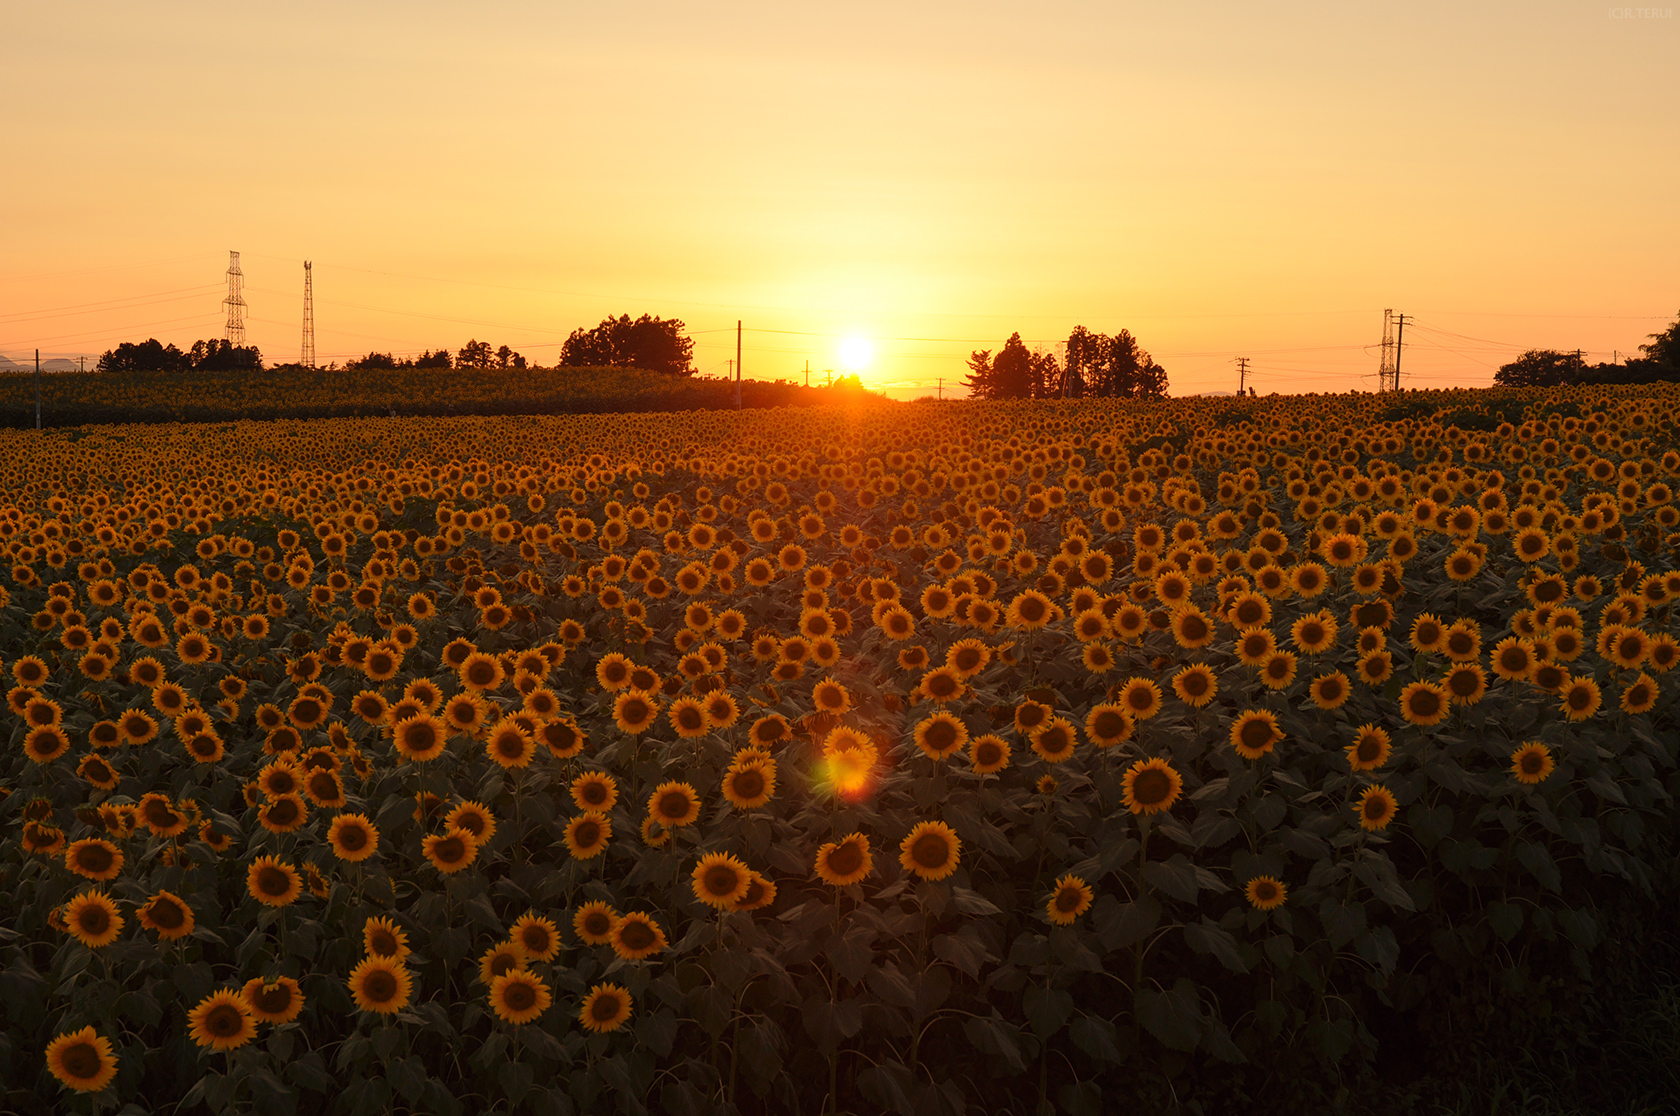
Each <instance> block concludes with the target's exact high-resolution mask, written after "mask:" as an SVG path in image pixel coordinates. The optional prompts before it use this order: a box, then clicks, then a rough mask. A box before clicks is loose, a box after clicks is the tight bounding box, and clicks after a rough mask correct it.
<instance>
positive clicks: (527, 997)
mask: <svg viewBox="0 0 1680 1116" xmlns="http://www.w3.org/2000/svg"><path fill="white" fill-rule="evenodd" d="M502 1003H503V1004H505V1005H507V1007H508V1008H509V1010H511V1011H530V1010H531V1008H533V1007H535V1006H536V1003H537V990H536V989H535V988H533V987H531V986H530V985H529V984H526V983H525V982H524V981H521V980H513V981H509V982H508V983H507V984H506V985H505V986H504V987H503V988H502Z"/></svg>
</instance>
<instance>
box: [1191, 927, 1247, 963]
mask: <svg viewBox="0 0 1680 1116" xmlns="http://www.w3.org/2000/svg"><path fill="white" fill-rule="evenodd" d="M1184 944H1185V945H1188V946H1189V947H1190V948H1191V949H1193V950H1195V951H1196V952H1197V953H1211V954H1213V955H1214V956H1215V957H1217V958H1218V959H1219V963H1220V964H1222V965H1224V966H1225V967H1226V968H1227V969H1230V970H1231V971H1232V972H1233V973H1246V972H1248V962H1247V961H1245V960H1244V959H1243V955H1242V951H1241V950H1240V949H1239V948H1238V947H1237V940H1236V939H1235V938H1233V937H1232V936H1231V935H1230V934H1229V933H1227V932H1226V931H1224V930H1221V929H1220V928H1219V926H1218V924H1217V923H1214V922H1213V921H1211V920H1209V919H1206V918H1204V919H1202V921H1200V922H1191V923H1187V924H1186V925H1185V927H1184Z"/></svg>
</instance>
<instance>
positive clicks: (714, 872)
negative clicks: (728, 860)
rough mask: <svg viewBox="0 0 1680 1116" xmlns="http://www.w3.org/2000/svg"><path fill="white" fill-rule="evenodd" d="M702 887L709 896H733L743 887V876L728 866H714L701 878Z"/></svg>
mask: <svg viewBox="0 0 1680 1116" xmlns="http://www.w3.org/2000/svg"><path fill="white" fill-rule="evenodd" d="M700 886H702V887H704V888H705V889H706V894H707V895H733V894H734V893H735V890H736V889H737V888H739V887H740V886H741V876H740V874H739V873H738V872H736V871H735V869H733V868H731V867H730V866H729V865H727V864H714V865H712V866H711V867H710V868H708V869H706V871H705V874H704V875H702V876H701V877H700Z"/></svg>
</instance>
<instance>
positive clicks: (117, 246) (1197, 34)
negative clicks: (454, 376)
mask: <svg viewBox="0 0 1680 1116" xmlns="http://www.w3.org/2000/svg"><path fill="white" fill-rule="evenodd" d="M0 31H3V36H4V40H5V42H6V44H7V49H6V52H5V56H6V65H5V69H4V75H5V76H4V79H3V80H4V89H5V94H4V96H5V107H4V109H0V120H3V121H4V125H5V127H4V136H5V140H6V153H7V165H6V168H5V171H4V174H3V176H0V228H3V229H4V236H3V237H0V353H3V354H5V355H6V356H9V357H11V358H12V359H13V360H16V361H19V362H24V361H26V360H29V359H32V357H33V351H34V349H35V348H37V347H39V348H40V350H41V352H42V354H43V356H50V355H75V354H89V355H90V357H91V356H93V355H97V354H98V353H99V352H100V351H101V350H103V349H105V348H108V347H110V346H112V345H114V344H116V343H117V342H119V341H123V340H141V339H144V338H145V337H148V336H156V337H158V338H159V339H161V340H165V341H173V342H175V343H177V344H180V345H182V346H183V347H184V346H185V345H187V344H189V343H190V342H191V341H193V340H194V339H195V338H199V337H219V336H221V335H222V328H223V323H224V320H225V313H224V311H223V309H222V307H221V305H220V302H221V298H222V296H223V293H224V280H223V272H224V271H225V269H226V266H227V251H228V249H238V250H240V252H241V253H242V263H243V268H244V272H245V276H246V283H247V291H246V297H247V300H248V302H249V304H250V311H249V318H248V339H249V341H250V342H251V343H254V344H257V345H259V346H260V347H261V348H262V351H263V353H264V355H265V357H266V358H267V359H269V360H270V361H282V360H296V359H297V357H298V349H299V340H300V324H301V317H302V304H303V297H302V295H303V272H302V261H303V260H304V259H305V258H309V259H312V260H313V261H314V279H315V316H316V323H317V349H318V353H319V359H320V360H321V361H322V362H323V363H324V362H326V361H327V360H330V359H337V360H339V361H340V362H342V361H343V360H345V359H346V358H349V357H354V356H357V355H360V354H363V353H366V352H368V351H369V350H371V349H378V350H392V351H395V352H397V353H399V354H400V353H405V352H408V353H413V352H418V351H419V350H421V349H426V348H436V347H444V346H447V347H448V348H450V349H451V350H453V349H458V348H459V347H460V346H461V345H463V344H464V343H465V342H466V341H467V340H468V339H469V338H470V337H471V338H477V339H479V340H486V341H489V342H490V343H491V344H492V345H499V344H503V343H506V344H508V345H511V346H512V347H513V348H515V349H518V350H520V351H521V352H523V353H524V354H525V355H526V356H527V357H528V358H530V359H532V360H533V361H536V362H539V363H544V364H552V363H553V362H554V359H555V357H556V355H557V354H558V352H559V346H560V342H561V341H562V340H563V339H564V338H565V336H566V334H567V333H569V332H570V331H571V330H572V329H573V328H575V327H577V326H589V325H593V324H595V323H596V322H598V321H599V320H600V319H601V318H602V317H603V316H605V315H607V314H619V313H630V314H632V315H636V314H641V313H643V312H647V313H653V314H657V315H660V316H664V317H679V318H681V319H683V320H684V321H685V322H686V323H687V325H688V327H689V329H690V330H691V331H692V333H693V336H694V339H695V341H696V362H697V364H698V365H699V367H700V368H701V370H702V371H704V372H707V373H714V374H718V375H722V374H723V373H724V371H725V368H726V364H725V361H726V360H729V359H732V358H733V357H734V345H735V338H734V327H735V322H736V320H737V319H741V320H742V321H744V322H745V324H746V326H747V332H746V334H745V360H744V364H745V370H746V374H747V375H748V376H750V377H759V378H766V379H769V378H775V377H777V376H784V377H797V376H800V375H802V371H801V370H802V369H803V368H804V367H805V366H806V363H807V362H809V365H810V367H811V368H812V369H813V370H815V371H816V373H817V378H818V379H819V380H820V377H821V374H822V371H823V370H824V369H829V368H832V369H835V370H836V372H839V371H843V370H844V365H843V364H842V363H841V360H840V347H841V345H842V343H843V342H844V341H845V340H846V339H848V338H862V339H864V340H866V341H867V342H868V343H869V346H870V347H871V349H872V351H873V357H872V359H871V361H870V362H869V364H868V365H867V366H865V367H864V368H863V369H862V375H863V378H864V380H865V382H866V383H869V384H871V385H874V386H878V387H882V388H885V389H887V390H888V391H889V392H890V393H891V394H893V395H895V396H898V397H901V398H902V397H909V396H914V395H921V394H933V393H934V392H935V390H936V384H937V380H938V379H939V378H940V377H943V378H944V381H945V391H946V394H947V395H949V394H951V393H952V391H953V387H954V386H955V390H956V391H957V392H958V393H960V391H961V388H960V381H961V378H962V377H963V375H964V374H965V368H964V363H965V360H966V357H967V354H968V353H969V351H970V350H972V349H977V348H989V349H993V350H995V349H997V348H998V347H999V346H1000V345H1001V343H1002V341H1003V339H1004V338H1006V337H1007V336H1008V335H1009V334H1010V332H1011V331H1015V330H1019V331H1020V333H1021V335H1022V337H1023V338H1025V339H1027V341H1028V342H1029V344H1044V345H1046V346H1050V345H1054V344H1055V343H1057V342H1058V341H1060V340H1063V339H1065V338H1066V337H1067V334H1068V332H1069V330H1070V329H1071V327H1073V326H1074V325H1075V324H1083V325H1085V326H1087V327H1089V328H1091V329H1094V330H1100V331H1103V332H1110V333H1112V332H1115V331H1117V330H1119V329H1121V328H1127V329H1130V330H1131V331H1132V332H1133V333H1134V334H1135V335H1136V336H1137V337H1138V339H1139V340H1140V342H1141V343H1142V345H1143V346H1144V347H1145V348H1146V349H1148V350H1149V351H1150V352H1151V353H1152V354H1153V355H1154V356H1155V357H1156V359H1157V360H1159V361H1160V362H1161V363H1162V364H1163V365H1164V366H1165V367H1166V369H1167V371H1168V375H1169V378H1170V381H1171V388H1172V391H1173V393H1174V394H1192V393H1196V392H1201V391H1209V390H1219V389H1230V388H1234V387H1235V382H1236V373H1235V369H1234V365H1233V360H1232V358H1233V357H1235V356H1237V355H1246V356H1248V357H1250V358H1251V362H1252V381H1251V382H1252V383H1253V384H1254V385H1255V386H1256V387H1257V388H1258V390H1259V391H1260V392H1262V393H1266V392H1269V391H1285V392H1288V391H1327V390H1328V391H1344V390H1349V389H1356V388H1363V389H1372V388H1374V387H1375V384H1376V378H1375V373H1376V369H1377V363H1378V354H1377V346H1378V343H1379V341H1380V339H1381V332H1382V312H1383V309H1384V308H1385V307H1393V308H1395V309H1397V310H1403V311H1405V312H1406V313H1408V314H1410V315H1415V319H1416V324H1415V326H1412V325H1409V326H1408V328H1407V331H1406V338H1405V339H1406V342H1407V345H1406V349H1405V352H1404V356H1403V370H1404V371H1407V372H1409V373H1411V375H1410V376H1409V377H1408V378H1407V380H1406V385H1407V386H1412V387H1435V386H1446V385H1452V384H1465V385H1480V384H1486V383H1488V382H1490V380H1491V378H1492V375H1493V371H1494V369H1495V368H1496V367H1497V366H1498V365H1499V364H1500V363H1502V362H1504V361H1506V360H1508V359H1510V358H1511V357H1512V356H1515V355H1516V354H1517V353H1518V352H1520V351H1521V350H1523V349H1527V348H1539V347H1549V348H1558V349H1570V350H1573V349H1576V348H1581V349H1584V350H1586V351H1587V359H1588V360H1589V361H1593V360H1599V359H1604V360H1608V359H1611V357H1612V354H1613V352H1615V351H1618V350H1619V351H1620V352H1621V353H1623V354H1627V353H1628V352H1630V351H1632V350H1634V349H1636V347H1637V346H1638V345H1639V344H1640V342H1642V341H1643V340H1644V339H1645V337H1646V335H1647V334H1650V333H1653V332H1655V331H1657V330H1660V329H1662V328H1663V327H1664V326H1666V324H1667V323H1668V322H1670V321H1672V320H1673V319H1674V318H1675V316H1676V314H1677V312H1680V268H1677V267H1676V260H1677V259H1680V95H1677V94H1680V77H1677V76H1676V75H1677V74H1680V67H1676V66H1675V65H1674V60H1675V59H1676V58H1680V20H1677V19H1676V18H1675V16H1674V8H1672V7H1668V8H1622V7H1615V6H1607V5H1605V4H1602V3H1505V4H1485V5H1484V4H1478V5H1463V4H1407V5H1349V4H1329V3H1322V4H1281V5H1248V4H1223V3H1201V4H1193V5H1174V4H1161V3H1152V4H1129V3H1094V2H1085V3H1056V2H1041V3H1034V4H1024V3H976V2H966V3H916V2H900V3H856V2H851V3H846V4H829V5H820V6H819V5H811V4H802V3H786V2H784V3H775V4H772V3H692V2H690V3H679V2H674V0H662V2H646V3H624V4H598V3H597V4H579V3H570V2H548V3H524V2H505V3H494V2H490V3H482V4H459V3H455V4H442V3H425V2H409V3H400V4H397V3H392V4H384V3H363V2H357V0H341V2H338V3H331V4H312V3H286V4H250V5H247V4H234V5H228V4H225V3H218V4H209V3H205V4H194V3H165V2H159V3H145V4H139V3H133V2H131V0H130V2H124V3H98V2H71V3H62V4H13V5H9V6H8V8H7V10H6V13H5V15H4V16H3V17H0ZM90 363H91V359H90Z"/></svg>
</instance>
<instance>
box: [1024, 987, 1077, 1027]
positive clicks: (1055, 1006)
mask: <svg viewBox="0 0 1680 1116" xmlns="http://www.w3.org/2000/svg"><path fill="white" fill-rule="evenodd" d="M1022 1004H1023V1006H1024V1007H1025V1009H1026V1013H1027V1022H1029V1023H1031V1024H1032V1029H1033V1031H1034V1032H1035V1033H1036V1034H1037V1035H1038V1037H1039V1038H1043V1039H1047V1038H1049V1037H1050V1036H1051V1035H1053V1034H1055V1033H1056V1032H1057V1031H1059V1030H1061V1029H1062V1027H1063V1026H1064V1025H1065V1024H1066V1023H1067V1021H1068V1019H1069V1018H1070V1017H1071V1016H1072V1015H1073V997H1072V996H1071V995H1069V994H1068V993H1067V992H1065V991H1063V990H1062V989H1060V988H1042V987H1040V986H1038V985H1036V984H1030V985H1028V986H1027V991H1026V995H1025V996H1024V997H1023V998H1022Z"/></svg>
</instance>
